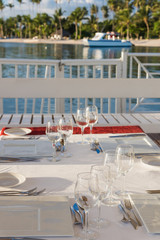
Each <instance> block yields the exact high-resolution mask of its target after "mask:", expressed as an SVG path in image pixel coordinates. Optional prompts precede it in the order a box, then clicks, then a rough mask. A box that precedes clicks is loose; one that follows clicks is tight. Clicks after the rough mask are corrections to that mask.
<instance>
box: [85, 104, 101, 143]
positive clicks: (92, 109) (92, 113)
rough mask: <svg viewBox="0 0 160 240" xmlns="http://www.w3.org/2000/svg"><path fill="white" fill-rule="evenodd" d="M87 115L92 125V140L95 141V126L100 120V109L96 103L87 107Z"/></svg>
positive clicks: (89, 123) (90, 125)
mask: <svg viewBox="0 0 160 240" xmlns="http://www.w3.org/2000/svg"><path fill="white" fill-rule="evenodd" d="M86 117H87V122H88V125H89V127H90V136H91V137H90V139H91V142H92V141H93V132H92V130H93V126H94V125H95V124H96V123H97V121H98V109H97V107H96V106H95V105H91V106H88V107H87V108H86Z"/></svg>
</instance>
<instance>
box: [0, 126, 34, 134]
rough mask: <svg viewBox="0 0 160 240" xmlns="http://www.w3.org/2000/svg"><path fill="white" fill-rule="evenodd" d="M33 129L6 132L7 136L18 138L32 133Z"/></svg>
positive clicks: (16, 129) (13, 129)
mask: <svg viewBox="0 0 160 240" xmlns="http://www.w3.org/2000/svg"><path fill="white" fill-rule="evenodd" d="M31 131H32V130H31V129H29V128H8V129H6V130H5V131H4V133H5V134H7V135H14V136H15V135H16V136H24V135H27V134H29V133H31Z"/></svg>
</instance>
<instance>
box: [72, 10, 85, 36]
mask: <svg viewBox="0 0 160 240" xmlns="http://www.w3.org/2000/svg"><path fill="white" fill-rule="evenodd" d="M87 14H88V11H87V9H86V8H85V7H83V8H80V7H77V8H76V9H75V10H74V11H73V12H72V13H71V15H70V16H69V21H70V22H71V23H74V24H75V32H76V33H75V39H76V40H77V39H78V24H79V23H80V22H81V21H82V19H84V17H85V15H87Z"/></svg>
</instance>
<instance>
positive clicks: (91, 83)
mask: <svg viewBox="0 0 160 240" xmlns="http://www.w3.org/2000/svg"><path fill="white" fill-rule="evenodd" d="M142 57H143V58H144V59H145V60H146V58H147V57H149V58H150V57H159V58H160V54H154V53H147V54H144V53H127V52H122V54H121V58H119V59H103V60H91V59H88V60H86V59H85V60H84V59H83V60H82V59H79V60H77V59H76V60H75V59H74V60H73V59H72V60H68V59H67V60H60V61H59V60H33V59H32V60H27V59H0V84H1V85H0V86H1V87H0V96H1V101H0V113H4V112H5V109H4V108H3V107H4V104H5V101H7V100H6V98H9V100H10V101H14V104H13V103H12V104H13V105H14V113H19V112H20V111H21V113H22V112H23V113H27V112H28V106H29V104H30V113H35V109H39V113H44V112H45V113H50V112H51V113H52V112H56V113H63V112H65V111H66V109H65V102H66V101H67V106H68V109H67V111H69V112H74V111H75V110H76V108H77V107H79V106H80V105H81V104H82V103H83V104H84V105H85V106H86V105H88V102H89V103H91V102H92V103H96V105H97V104H98V106H99V111H100V112H108V113H110V112H116V113H118V112H126V111H127V110H126V107H128V111H129V112H133V111H135V110H136V109H137V108H138V107H139V106H140V105H142V104H143V105H145V104H146V102H145V98H158V97H159V91H158V90H159V89H160V88H159V87H160V81H159V80H160V79H158V78H155V76H158V75H160V72H159V69H158V70H156V71H155V70H154V71H153V70H150V69H149V68H150V67H152V68H153V67H154V68H155V67H159V66H160V64H159V63H157V62H158V61H157V62H155V63H153V62H152V63H148V62H147V61H144V62H142V61H141V60H140V59H139V58H142ZM153 78H154V79H153ZM11 98H14V100H12V99H11ZM133 100H134V101H135V103H134V104H133V103H132V102H133ZM20 102H21V106H22V105H23V109H21V110H20V108H19V103H20ZM22 102H23V104H22ZM113 103H114V104H113ZM37 104H38V107H39V108H37V107H36V106H37ZM152 104H155V103H152ZM158 104H160V103H158ZM113 105H114V109H112V108H113Z"/></svg>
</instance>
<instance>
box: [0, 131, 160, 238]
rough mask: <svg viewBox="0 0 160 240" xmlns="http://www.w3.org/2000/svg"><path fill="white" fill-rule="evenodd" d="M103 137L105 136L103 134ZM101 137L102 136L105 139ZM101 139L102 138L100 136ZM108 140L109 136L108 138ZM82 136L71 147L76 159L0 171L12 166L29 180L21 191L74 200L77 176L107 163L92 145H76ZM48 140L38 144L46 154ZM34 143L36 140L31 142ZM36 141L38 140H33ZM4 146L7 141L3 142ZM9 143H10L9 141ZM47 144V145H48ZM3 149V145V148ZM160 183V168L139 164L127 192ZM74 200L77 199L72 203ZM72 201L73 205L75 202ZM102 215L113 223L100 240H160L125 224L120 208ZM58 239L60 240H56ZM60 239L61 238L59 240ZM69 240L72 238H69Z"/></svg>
mask: <svg viewBox="0 0 160 240" xmlns="http://www.w3.org/2000/svg"><path fill="white" fill-rule="evenodd" d="M102 135H103V137H104V136H105V135H104V134H102ZM102 135H101V136H102ZM97 136H98V137H100V136H99V135H97ZM106 136H107V135H106ZM77 139H79V136H73V137H72V140H73V141H72V143H70V144H69V148H70V151H71V152H72V154H73V156H72V157H71V158H64V159H62V160H61V161H59V162H50V161H48V160H47V157H46V161H43V162H42V163H40V162H23V163H22V162H21V163H18V162H16V163H11V164H4V163H3V164H0V165H1V166H0V167H6V166H10V167H11V169H10V171H12V172H17V173H21V174H23V175H25V176H26V181H25V182H24V183H23V184H22V185H21V186H19V187H17V188H21V189H29V188H32V187H34V186H37V187H38V188H46V192H45V193H44V195H45V194H50V195H55V194H56V195H67V196H69V197H70V198H71V199H72V198H73V197H74V194H73V193H74V186H75V181H76V177H77V174H78V173H79V172H84V171H90V167H91V165H92V164H96V163H103V160H104V154H103V153H100V154H97V153H96V152H94V151H91V150H90V148H89V145H83V146H82V145H80V144H77V143H76V141H77ZM46 140H47V139H45V138H44V139H42V140H41V139H39V140H35V141H36V144H38V145H40V146H41V151H42V152H43V150H44V151H45V154H46V149H47V148H46V146H48V149H50V154H51V151H52V149H51V148H50V142H49V141H46ZM25 141H27V140H10V141H9V142H10V143H13V142H16V143H18V142H20V143H24V142H25ZM28 141H32V140H28ZM33 141H34V140H33ZM3 142H4V141H3ZM5 142H8V140H5ZM44 142H45V143H46V144H44ZM1 145H2V144H1ZM159 183H160V168H159V167H153V166H149V165H146V164H144V163H142V162H141V161H140V160H137V161H136V162H135V164H134V167H133V169H132V170H131V171H130V172H129V173H128V175H127V177H126V188H127V190H129V191H133V192H142V193H143V192H145V190H146V189H159ZM121 184H122V178H119V179H117V181H116V183H115V188H116V189H120V187H121ZM72 200H73V199H72ZM72 200H71V201H72ZM102 208H103V209H102V215H103V217H106V218H107V219H108V220H109V224H108V225H107V226H106V228H103V229H100V231H99V230H97V232H98V237H97V239H99V240H101V239H103V240H104V239H107V238H108V239H110V240H112V239H113V240H116V239H117V240H135V239H136V240H148V239H153V240H154V239H160V235H152V234H148V233H147V231H146V229H145V228H144V226H142V227H139V228H138V230H134V228H133V227H132V225H131V224H124V223H122V222H121V221H120V220H121V219H122V215H121V213H120V211H119V209H118V208H117V207H115V208H110V207H106V206H103V207H102ZM96 215H97V209H96V208H95V209H93V210H91V213H90V216H92V217H95V216H96ZM80 230H81V228H80V226H76V227H75V233H77V232H78V231H80ZM54 239H56V238H54ZM57 239H60V238H57ZM67 239H68V240H69V239H70V238H67ZM71 239H73V238H71Z"/></svg>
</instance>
